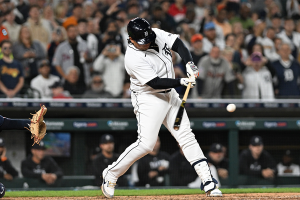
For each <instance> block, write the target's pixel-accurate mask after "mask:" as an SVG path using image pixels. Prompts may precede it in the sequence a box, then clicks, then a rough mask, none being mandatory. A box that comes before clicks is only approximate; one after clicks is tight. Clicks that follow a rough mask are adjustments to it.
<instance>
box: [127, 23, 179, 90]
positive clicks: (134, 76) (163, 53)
mask: <svg viewBox="0 0 300 200" xmlns="http://www.w3.org/2000/svg"><path fill="white" fill-rule="evenodd" d="M152 30H153V31H154V32H155V34H156V39H155V44H157V48H158V51H157V50H154V49H148V50H146V51H141V50H138V49H137V48H135V46H134V45H133V44H128V47H127V50H126V53H125V69H126V71H127V73H128V74H129V75H130V82H131V86H130V89H131V90H132V91H134V92H137V93H153V92H155V93H156V92H160V91H164V90H155V89H153V88H152V87H150V86H148V85H147V84H146V83H147V82H149V81H150V80H152V79H154V78H155V77H159V78H175V72H174V69H173V63H172V54H171V51H170V49H171V48H172V46H173V44H174V42H175V40H176V38H178V36H179V35H176V34H172V33H168V32H165V31H163V30H160V29H157V28H153V29H152Z"/></svg>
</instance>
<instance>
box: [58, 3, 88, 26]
mask: <svg viewBox="0 0 300 200" xmlns="http://www.w3.org/2000/svg"><path fill="white" fill-rule="evenodd" d="M82 14H83V12H82V5H81V4H79V3H78V4H74V5H73V9H72V16H70V17H68V18H67V19H65V20H64V22H63V24H62V26H63V27H64V28H65V29H67V27H69V26H71V25H72V26H77V24H78V20H79V19H80V18H81V17H82Z"/></svg>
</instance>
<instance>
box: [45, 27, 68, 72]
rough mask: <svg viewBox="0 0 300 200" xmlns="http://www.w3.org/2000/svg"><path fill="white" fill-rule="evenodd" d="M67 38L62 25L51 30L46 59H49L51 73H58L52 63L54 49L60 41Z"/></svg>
mask: <svg viewBox="0 0 300 200" xmlns="http://www.w3.org/2000/svg"><path fill="white" fill-rule="evenodd" d="M66 39H67V33H66V31H65V29H64V28H63V27H57V28H56V29H55V30H54V31H53V32H52V41H51V43H50V44H49V45H48V51H47V55H48V59H49V61H50V66H51V73H52V74H55V75H58V72H57V71H56V69H55V66H53V65H52V61H53V57H54V54H55V51H56V49H57V47H58V45H59V44H60V43H62V42H64V41H65V40H66Z"/></svg>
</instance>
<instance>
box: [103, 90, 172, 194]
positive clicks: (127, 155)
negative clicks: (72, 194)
mask: <svg viewBox="0 0 300 200" xmlns="http://www.w3.org/2000/svg"><path fill="white" fill-rule="evenodd" d="M133 95H134V94H133ZM132 104H133V106H134V112H135V114H136V118H137V121H138V131H137V132H138V139H137V141H136V142H135V143H133V144H131V145H130V146H129V147H127V149H126V150H125V151H124V152H123V153H122V154H121V155H120V156H119V158H118V160H117V161H116V162H113V163H112V164H111V165H109V166H108V167H107V168H106V169H105V170H104V171H103V173H102V174H103V183H105V184H103V185H104V186H105V187H104V186H103V185H102V191H103V193H104V195H105V196H106V197H109V198H111V197H112V195H113V192H114V188H113V187H108V186H109V185H111V186H114V184H115V183H116V181H117V179H118V178H119V177H120V176H122V175H123V174H124V173H125V172H126V171H127V170H128V169H129V167H130V166H131V165H132V164H133V163H134V162H135V161H137V160H138V159H140V158H142V157H143V156H145V155H146V154H148V153H149V152H151V151H152V150H153V148H154V145H155V143H156V140H157V136H158V132H159V129H160V127H161V124H162V122H163V120H164V118H165V116H166V114H167V112H168V110H169V107H170V105H169V104H168V102H167V98H166V95H165V94H157V95H152V94H148V95H146V94H143V95H136V96H134V97H133V98H132ZM107 184H108V185H107Z"/></svg>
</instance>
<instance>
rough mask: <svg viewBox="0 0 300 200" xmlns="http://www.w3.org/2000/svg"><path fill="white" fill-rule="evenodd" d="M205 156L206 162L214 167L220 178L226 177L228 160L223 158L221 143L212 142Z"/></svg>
mask: <svg viewBox="0 0 300 200" xmlns="http://www.w3.org/2000/svg"><path fill="white" fill-rule="evenodd" d="M206 158H207V162H208V163H210V164H212V165H214V166H215V167H216V169H217V173H218V176H219V177H220V178H223V179H226V178H228V160H227V159H226V158H225V155H224V151H223V145H222V144H219V143H214V144H212V145H211V146H210V149H209V152H208V154H207V156H206Z"/></svg>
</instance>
